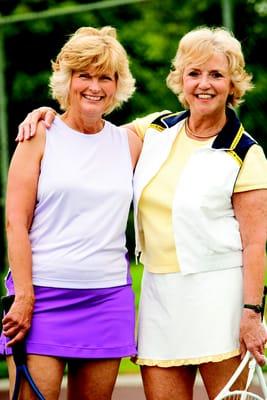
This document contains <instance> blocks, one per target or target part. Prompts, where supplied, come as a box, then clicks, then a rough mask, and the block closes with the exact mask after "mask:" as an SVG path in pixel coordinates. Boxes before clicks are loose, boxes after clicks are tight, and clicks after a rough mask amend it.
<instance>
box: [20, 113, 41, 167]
mask: <svg viewBox="0 0 267 400" xmlns="http://www.w3.org/2000/svg"><path fill="white" fill-rule="evenodd" d="M45 138H46V128H45V126H44V124H43V122H42V121H40V122H39V123H38V124H37V129H36V134H35V135H34V136H32V138H31V140H24V141H23V142H19V143H18V145H17V148H16V150H15V153H14V156H13V157H17V158H18V157H19V158H20V157H21V158H23V159H25V161H26V160H27V157H30V158H31V159H32V160H41V158H42V156H43V153H44V147H45Z"/></svg>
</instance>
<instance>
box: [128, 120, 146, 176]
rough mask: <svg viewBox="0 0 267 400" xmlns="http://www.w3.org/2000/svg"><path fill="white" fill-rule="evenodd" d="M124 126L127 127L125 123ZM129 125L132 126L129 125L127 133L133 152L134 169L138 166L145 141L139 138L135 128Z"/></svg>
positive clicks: (131, 151)
mask: <svg viewBox="0 0 267 400" xmlns="http://www.w3.org/2000/svg"><path fill="white" fill-rule="evenodd" d="M124 127H125V125H124ZM129 127H131V124H128V125H127V135H128V142H129V148H130V153H131V159H132V165H133V169H134V168H135V166H136V163H137V161H138V158H139V155H140V153H141V150H142V145H143V142H142V140H141V139H140V138H139V136H137V134H136V133H135V131H134V129H132V130H131V129H129Z"/></svg>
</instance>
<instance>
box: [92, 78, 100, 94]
mask: <svg viewBox="0 0 267 400" xmlns="http://www.w3.org/2000/svg"><path fill="white" fill-rule="evenodd" d="M89 89H90V90H92V91H93V92H98V91H99V90H100V89H101V87H100V84H99V80H98V78H92V79H91V80H90V82H89Z"/></svg>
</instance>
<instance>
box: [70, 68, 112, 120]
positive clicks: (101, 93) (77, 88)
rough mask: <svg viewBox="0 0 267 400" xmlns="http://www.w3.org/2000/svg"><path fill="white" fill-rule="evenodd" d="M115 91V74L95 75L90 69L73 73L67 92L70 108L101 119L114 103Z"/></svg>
mask: <svg viewBox="0 0 267 400" xmlns="http://www.w3.org/2000/svg"><path fill="white" fill-rule="evenodd" d="M116 89H117V79H116V77H115V74H112V73H100V74H96V73H94V71H92V70H91V69H87V70H84V71H74V72H73V75H72V79H71V84H70V91H69V103H70V108H72V109H75V111H76V112H77V111H78V112H79V113H81V114H85V115H87V116H89V115H90V116H93V117H94V118H101V117H102V116H103V114H105V112H106V111H107V110H108V109H109V108H110V105H111V104H112V103H113V102H114V95H115V93H116Z"/></svg>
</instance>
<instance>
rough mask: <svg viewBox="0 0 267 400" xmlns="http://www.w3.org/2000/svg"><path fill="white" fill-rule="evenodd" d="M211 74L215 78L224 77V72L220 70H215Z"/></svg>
mask: <svg viewBox="0 0 267 400" xmlns="http://www.w3.org/2000/svg"><path fill="white" fill-rule="evenodd" d="M211 76H212V77H213V78H215V79H218V78H222V74H221V73H220V72H218V71H214V72H212V73H211Z"/></svg>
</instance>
